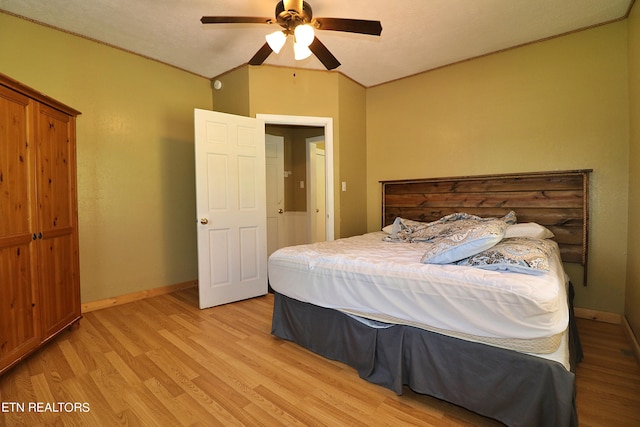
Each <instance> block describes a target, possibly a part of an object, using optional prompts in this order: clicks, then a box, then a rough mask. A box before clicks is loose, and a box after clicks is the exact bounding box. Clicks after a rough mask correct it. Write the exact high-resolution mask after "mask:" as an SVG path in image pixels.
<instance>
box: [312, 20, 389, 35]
mask: <svg viewBox="0 0 640 427" xmlns="http://www.w3.org/2000/svg"><path fill="white" fill-rule="evenodd" d="M315 21H316V23H317V26H318V29H320V30H332V31H345V32H348V33H358V34H369V35H372V36H379V35H380V33H382V24H381V23H380V21H368V20H366V19H347V18H316V19H315Z"/></svg>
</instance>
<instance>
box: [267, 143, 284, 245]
mask: <svg viewBox="0 0 640 427" xmlns="http://www.w3.org/2000/svg"><path fill="white" fill-rule="evenodd" d="M265 157H266V168H267V169H266V173H267V256H269V255H271V254H272V253H274V252H275V251H276V250H277V249H279V248H281V247H283V246H285V225H284V137H282V136H276V135H269V134H267V135H265Z"/></svg>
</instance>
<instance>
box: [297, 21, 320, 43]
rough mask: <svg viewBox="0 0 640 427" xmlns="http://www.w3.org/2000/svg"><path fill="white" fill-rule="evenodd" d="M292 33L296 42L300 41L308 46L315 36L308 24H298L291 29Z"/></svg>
mask: <svg viewBox="0 0 640 427" xmlns="http://www.w3.org/2000/svg"><path fill="white" fill-rule="evenodd" d="M293 35H294V36H295V38H296V43H300V44H301V45H303V46H307V47H309V45H310V44H311V43H312V42H313V39H314V38H315V37H316V34H315V32H314V31H313V27H312V26H311V25H309V24H301V25H298V26H297V27H296V28H295V30H293Z"/></svg>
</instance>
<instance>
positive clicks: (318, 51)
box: [309, 37, 340, 70]
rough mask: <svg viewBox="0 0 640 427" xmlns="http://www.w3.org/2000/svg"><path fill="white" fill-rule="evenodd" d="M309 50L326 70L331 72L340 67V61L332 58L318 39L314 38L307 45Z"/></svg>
mask: <svg viewBox="0 0 640 427" xmlns="http://www.w3.org/2000/svg"><path fill="white" fill-rule="evenodd" d="M309 49H310V50H311V52H313V54H314V55H315V56H316V57H317V58H318V59H319V60H320V62H322V65H324V66H325V68H326V69H327V70H333V69H334V68H337V67H339V66H340V61H338V59H337V58H336V57H335V56H333V54H332V53H331V52H329V49H327V47H326V46H325V45H324V44H323V43H322V42H321V41H320V40H318V38H317V37H316V38H314V39H313V42H311V44H310V45H309Z"/></svg>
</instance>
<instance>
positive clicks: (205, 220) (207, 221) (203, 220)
mask: <svg viewBox="0 0 640 427" xmlns="http://www.w3.org/2000/svg"><path fill="white" fill-rule="evenodd" d="M200 224H202V225H207V224H209V220H208V219H207V218H202V219H201V220H200Z"/></svg>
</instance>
